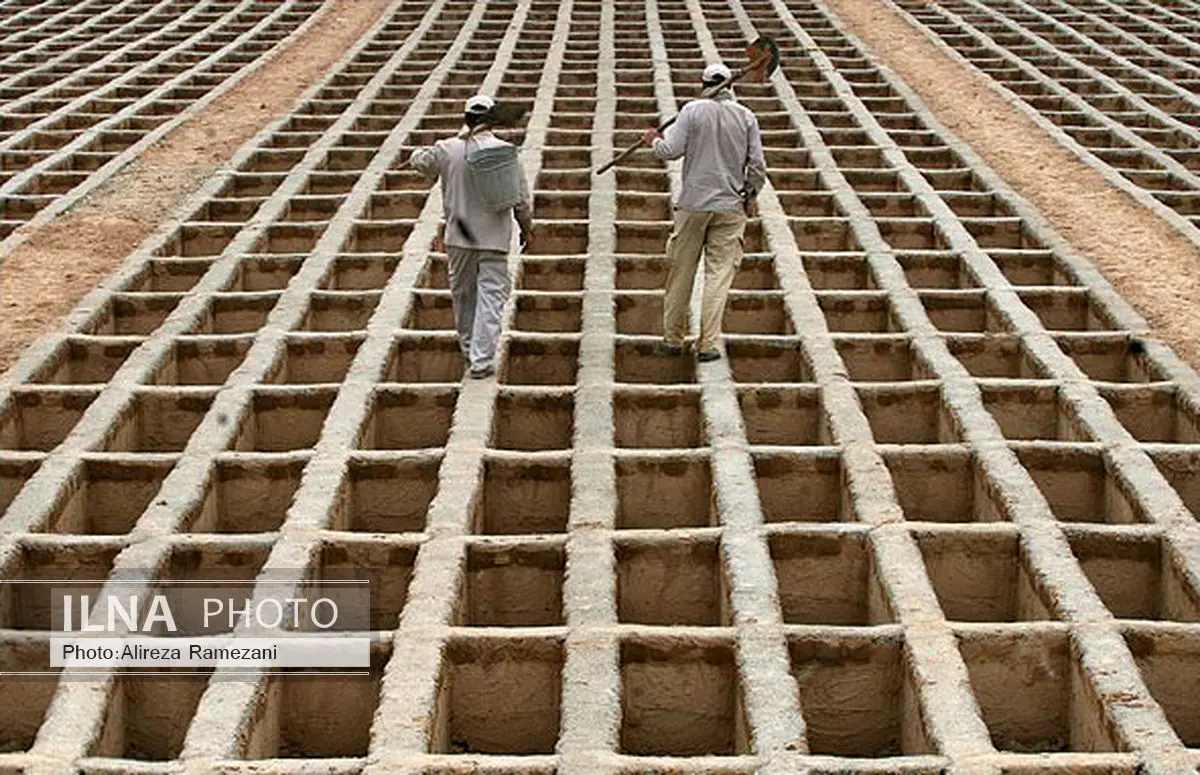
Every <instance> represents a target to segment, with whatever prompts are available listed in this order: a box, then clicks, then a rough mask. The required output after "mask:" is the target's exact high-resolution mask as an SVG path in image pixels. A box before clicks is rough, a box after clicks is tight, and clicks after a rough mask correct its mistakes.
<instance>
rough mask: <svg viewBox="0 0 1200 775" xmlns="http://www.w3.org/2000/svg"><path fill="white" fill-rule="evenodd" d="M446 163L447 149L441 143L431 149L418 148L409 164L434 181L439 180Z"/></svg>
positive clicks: (410, 158)
mask: <svg viewBox="0 0 1200 775" xmlns="http://www.w3.org/2000/svg"><path fill="white" fill-rule="evenodd" d="M445 161H446V149H445V148H443V147H442V144H441V143H438V144H437V145H434V146H432V147H429V148H418V149H416V150H415V151H413V152H412V156H410V157H409V163H410V164H411V165H412V168H413V169H415V170H417V171H418V172H420V173H421V174H423V175H425V177H428V178H433V179H434V180H437V178H438V175H440V174H441V172H442V165H443V164H444V163H445Z"/></svg>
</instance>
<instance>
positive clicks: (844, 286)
mask: <svg viewBox="0 0 1200 775" xmlns="http://www.w3.org/2000/svg"><path fill="white" fill-rule="evenodd" d="M801 260H802V261H803V264H804V274H805V276H806V277H807V278H808V283H809V285H811V286H812V288H813V290H816V291H863V290H868V289H870V288H873V287H874V283H873V277H872V275H871V271H870V267H869V265H868V263H867V259H866V257H865V256H838V255H832V256H831V255H822V254H819V253H816V254H805V255H802V256H801Z"/></svg>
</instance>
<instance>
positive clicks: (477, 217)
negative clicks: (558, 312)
mask: <svg viewBox="0 0 1200 775" xmlns="http://www.w3.org/2000/svg"><path fill="white" fill-rule="evenodd" d="M493 107H495V102H494V101H493V100H492V98H491V97H488V96H486V95H482V94H480V95H476V96H474V97H472V98H471V99H469V100H467V104H466V116H465V118H464V121H465V123H466V126H465V127H463V129H462V131H460V132H459V133H458V136H456V137H452V138H449V139H447V140H441V141H439V142H438V143H437V144H435V145H434V146H432V147H429V148H418V149H416V150H415V151H413V154H412V158H411V159H410V163H411V165H412V166H413V168H415V169H417V170H420V171H421V172H422V173H424V174H425V175H427V176H429V177H432V178H434V179H435V180H436V179H438V178H440V179H441V185H442V206H443V212H444V214H445V218H446V227H445V232H444V237H443V241H444V242H445V245H446V252H447V253H448V254H449V257H450V295H451V298H452V300H453V305H454V325H455V328H456V329H457V330H458V344H459V347H460V348H461V349H462V352H463V355H464V356H465V357H466V359H467V361H468V363H469V365H470V375H471V377H472V378H473V379H483V378H486V377H490V376H491V375H492V374H494V373H495V371H496V365H495V357H496V346H497V344H498V343H499V340H500V325H501V314H502V312H503V310H504V303H505V301H507V299H508V294H509V291H510V290H511V287H512V286H511V282H510V280H509V277H508V249H509V244H510V242H511V240H512V222H513V218H514V217H515V218H516V220H517V223H518V224H519V225H520V227H521V243H522V245H523V246H524V247H525V248H526V249H528V248H529V247H530V245H531V244H532V241H533V211H532V205H531V200H530V196H529V183H528V181H527V180H526V178H525V171H524V170H523V169H522V170H520V198H519V201H518V202H517V204H516V205H515V206H513V207H512V208H509V209H505V210H503V211H499V212H493V211H489V210H488V209H487V208H486V207H485V206H484V201H483V199H482V198H481V196H480V194H479V191H478V190H477V188H476V186H475V185H474V182H473V181H472V179H471V170H470V167H469V165H468V162H467V159H468V157H469V156H470V155H471V154H473V153H475V152H477V151H479V150H481V149H489V148H499V147H506V146H509V145H510V144H509V143H506V142H504V141H503V140H501V139H500V138H498V137H496V136H495V135H494V134H492V131H491V126H490V124H489V123H488V122H489V120H490V118H489V115H490V113H491V112H492V109H493Z"/></svg>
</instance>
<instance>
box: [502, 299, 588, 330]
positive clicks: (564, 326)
mask: <svg viewBox="0 0 1200 775" xmlns="http://www.w3.org/2000/svg"><path fill="white" fill-rule="evenodd" d="M582 324H583V299H582V297H580V296H542V295H532V294H525V293H518V294H517V314H516V317H515V319H514V321H513V329H514V330H516V331H531V332H534V333H547V334H570V333H575V332H577V331H579V329H580V327H581V326H582Z"/></svg>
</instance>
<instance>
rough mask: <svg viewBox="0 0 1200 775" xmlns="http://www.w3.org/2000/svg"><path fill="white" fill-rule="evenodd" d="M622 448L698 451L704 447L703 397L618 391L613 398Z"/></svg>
mask: <svg viewBox="0 0 1200 775" xmlns="http://www.w3.org/2000/svg"><path fill="white" fill-rule="evenodd" d="M613 415H614V422H615V426H616V436H615V439H616V445H617V446H618V447H658V448H673V447H698V446H700V445H701V444H702V443H704V438H705V433H704V421H703V418H702V415H701V411H700V393H699V392H697V391H694V390H672V391H661V390H630V389H624V390H618V391H616V392H615V393H614V394H613Z"/></svg>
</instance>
